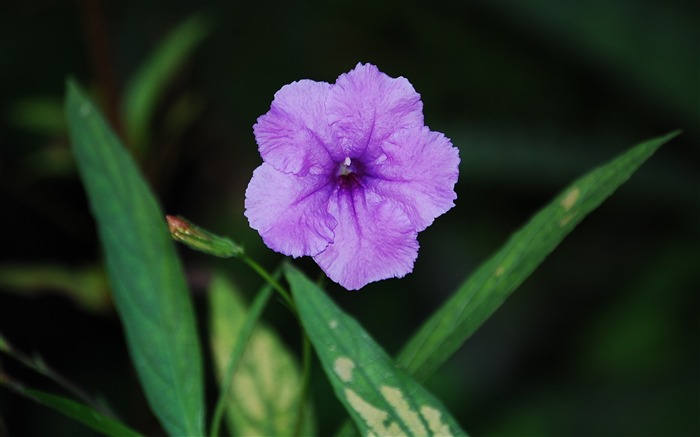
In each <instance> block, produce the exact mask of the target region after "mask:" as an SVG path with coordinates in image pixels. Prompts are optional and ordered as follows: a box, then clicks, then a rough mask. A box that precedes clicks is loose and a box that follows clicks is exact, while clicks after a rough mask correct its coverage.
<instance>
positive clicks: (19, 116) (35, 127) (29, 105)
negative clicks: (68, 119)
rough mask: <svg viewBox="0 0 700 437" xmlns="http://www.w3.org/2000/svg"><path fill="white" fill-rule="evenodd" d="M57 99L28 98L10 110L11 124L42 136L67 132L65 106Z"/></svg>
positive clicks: (16, 103) (19, 101)
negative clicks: (64, 115) (64, 114)
mask: <svg viewBox="0 0 700 437" xmlns="http://www.w3.org/2000/svg"><path fill="white" fill-rule="evenodd" d="M61 103H62V102H61V99H60V98H57V97H27V98H24V99H22V100H18V101H16V102H14V104H13V105H12V106H10V107H9V108H8V118H9V119H10V122H11V123H12V124H13V125H15V126H16V127H18V128H20V129H24V130H26V131H27V132H32V133H35V134H40V135H50V136H53V135H59V134H64V133H65V132H66V124H65V118H64V117H63V105H62V104H61Z"/></svg>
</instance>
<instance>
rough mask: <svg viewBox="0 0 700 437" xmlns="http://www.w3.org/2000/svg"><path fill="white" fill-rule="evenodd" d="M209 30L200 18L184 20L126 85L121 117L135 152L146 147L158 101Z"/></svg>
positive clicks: (208, 25) (205, 22) (196, 16)
mask: <svg viewBox="0 0 700 437" xmlns="http://www.w3.org/2000/svg"><path fill="white" fill-rule="evenodd" d="M210 30H211V26H210V24H209V23H208V22H207V20H205V19H204V18H203V17H201V16H199V15H195V16H193V17H192V18H190V19H189V20H187V21H185V22H184V23H183V24H181V25H180V26H179V27H178V28H177V29H175V30H174V31H173V32H172V33H171V34H170V35H169V36H168V37H167V38H166V39H165V41H163V43H162V44H161V45H160V46H158V47H157V48H156V50H155V51H154V53H153V54H151V56H150V57H149V58H148V60H147V61H146V62H145V63H144V64H143V65H142V66H141V68H140V69H139V70H138V72H137V73H136V74H135V75H134V76H133V78H132V80H131V81H130V82H129V83H128V84H127V87H126V90H125V95H126V97H125V99H124V106H123V116H124V121H125V125H126V132H127V136H128V139H129V141H130V142H131V144H132V145H133V146H134V147H136V149H137V150H141V149H142V148H143V147H145V146H146V143H147V141H148V124H149V123H150V121H151V117H152V116H153V112H154V110H155V108H156V104H157V102H158V99H159V98H160V96H161V95H162V94H163V92H164V91H165V88H166V86H167V85H168V83H169V82H170V80H171V79H172V78H173V77H175V75H176V74H177V73H178V72H179V71H180V67H181V66H182V64H184V62H185V60H186V59H187V57H188V56H189V54H190V53H191V52H192V50H193V49H194V48H195V47H196V46H197V44H199V43H200V42H201V41H202V40H203V39H204V38H205V37H206V36H207V35H208V34H209V32H210Z"/></svg>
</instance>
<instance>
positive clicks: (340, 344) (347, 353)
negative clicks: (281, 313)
mask: <svg viewBox="0 0 700 437" xmlns="http://www.w3.org/2000/svg"><path fill="white" fill-rule="evenodd" d="M285 274H286V277H287V281H288V282H289V284H290V286H291V288H292V295H293V296H294V301H295V302H296V305H297V310H298V312H299V317H300V318H301V321H302V324H303V325H304V328H305V329H306V332H307V334H308V336H309V339H310V340H311V343H312V344H313V346H314V348H315V349H316V353H317V355H318V357H319V360H320V361H321V364H322V365H323V370H324V371H325V372H326V376H327V377H328V379H329V380H330V382H331V384H332V386H333V389H334V390H335V393H336V396H337V397H338V399H339V400H340V402H342V404H343V405H344V406H345V409H346V410H347V411H348V413H349V414H350V416H351V417H352V419H353V420H354V421H355V424H356V425H357V427H358V429H359V430H360V433H361V434H362V435H369V436H389V435H391V436H395V435H405V436H433V435H440V436H452V435H466V433H465V432H464V431H462V430H461V429H460V427H459V425H458V424H457V422H456V421H455V420H454V419H453V418H452V417H451V416H450V414H449V413H448V412H447V411H446V410H445V408H444V407H443V406H442V405H441V403H440V402H439V401H438V400H437V399H436V398H435V397H433V396H432V395H431V394H430V393H429V392H428V391H426V390H425V389H424V388H423V387H421V386H420V385H419V384H418V383H417V382H415V381H414V380H413V379H411V377H410V376H408V374H406V373H405V372H404V371H403V370H401V369H400V368H398V367H397V366H396V365H395V364H394V362H393V361H392V359H391V358H389V356H388V355H387V354H386V352H384V350H382V348H381V347H379V345H377V344H376V343H375V342H374V340H373V339H372V338H371V337H370V336H369V334H367V332H365V330H364V329H363V328H362V327H361V326H360V325H359V324H358V323H357V322H356V321H355V320H354V319H353V318H352V317H350V316H348V315H347V314H345V313H343V312H342V311H341V310H340V309H339V308H338V307H337V306H336V305H335V303H333V301H332V300H331V299H330V298H329V297H328V296H326V294H325V292H324V291H323V290H321V289H320V288H319V287H318V286H317V285H315V284H314V283H313V282H311V281H310V280H309V279H308V278H306V276H304V275H303V274H302V273H301V272H299V271H298V270H296V269H295V268H293V267H292V266H291V265H287V266H286V267H285Z"/></svg>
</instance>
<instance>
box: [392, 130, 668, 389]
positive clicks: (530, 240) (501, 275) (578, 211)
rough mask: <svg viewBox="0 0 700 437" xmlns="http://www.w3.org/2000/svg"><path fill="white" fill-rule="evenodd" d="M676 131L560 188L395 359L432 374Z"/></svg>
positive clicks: (418, 376) (420, 376) (418, 374)
mask: <svg viewBox="0 0 700 437" xmlns="http://www.w3.org/2000/svg"><path fill="white" fill-rule="evenodd" d="M678 134H679V132H672V133H670V134H668V135H665V136H663V137H659V138H656V139H652V140H649V141H646V142H643V143H641V144H639V145H637V146H636V147H634V148H632V149H631V150H629V151H627V152H626V153H624V154H622V155H621V156H619V157H617V158H616V159H614V160H612V161H610V162H609V163H607V164H605V165H603V166H602V167H599V168H597V169H595V170H593V171H591V172H590V173H588V174H587V175H585V176H583V177H582V178H580V179H578V180H576V181H575V182H574V183H573V184H571V185H570V186H569V187H568V188H566V189H565V190H564V191H562V193H561V194H559V195H558V196H557V197H555V199H554V200H553V201H552V202H551V203H550V204H549V205H547V206H545V207H544V208H543V209H542V210H540V211H539V212H538V213H537V214H536V215H535V216H534V217H533V218H532V219H530V221H529V222H528V223H527V224H526V225H525V226H524V227H523V228H522V229H520V230H519V231H518V232H516V233H515V234H514V235H513V236H512V237H511V239H510V240H509V241H508V242H507V243H506V244H505V246H504V247H503V248H502V249H501V250H499V251H498V252H497V253H496V254H495V255H494V256H492V257H491V258H490V259H489V260H488V261H486V262H485V263H484V264H482V265H481V267H479V269H477V270H476V271H475V272H474V273H473V274H472V275H471V276H470V277H469V278H468V279H467V280H466V281H465V282H464V283H463V284H462V285H461V286H460V287H459V289H458V290H457V292H456V293H455V294H454V295H453V296H452V297H451V298H450V299H449V300H448V301H447V302H445V304H444V305H443V306H442V307H441V308H440V309H439V310H438V311H437V312H435V313H434V314H433V316H432V317H431V318H430V319H429V320H427V321H426V322H425V323H424V324H423V326H422V327H421V328H420V330H419V331H418V332H417V333H416V334H415V335H414V336H413V337H412V338H411V339H410V340H409V342H408V343H407V345H406V346H405V348H404V349H403V351H402V352H401V353H400V354H399V357H398V363H399V364H400V365H402V366H403V367H404V368H406V369H407V370H408V371H409V373H411V374H412V375H414V376H415V377H416V379H418V380H419V381H423V380H425V379H427V378H428V377H429V376H430V375H432V374H433V372H435V370H436V369H437V368H438V367H439V366H440V365H441V364H442V363H444V362H445V361H446V360H447V359H448V358H449V357H450V356H451V355H452V354H453V353H454V352H455V351H456V350H457V349H458V348H459V347H460V346H461V345H462V344H463V343H464V341H466V339H467V338H469V336H470V335H471V334H472V333H473V332H474V331H476V329H477V328H478V327H479V326H481V324H482V323H483V322H484V321H486V320H487V319H488V318H489V317H490V316H491V314H493V312H494V311H496V309H497V308H498V307H499V306H500V305H501V304H502V303H503V301H504V300H505V299H506V298H507V297H508V296H509V295H510V294H511V293H512V292H513V291H515V289H516V288H517V287H518V286H519V285H520V284H521V283H522V282H523V281H524V280H525V279H526V278H527V277H528V276H529V275H530V274H531V273H532V272H533V271H534V270H535V269H536V268H537V266H539V265H540V264H541V263H542V261H544V259H545V258H546V257H547V255H549V254H550V253H551V252H552V251H553V250H554V249H555V248H556V247H557V245H558V244H559V243H560V242H561V241H562V240H563V239H564V237H566V236H567V235H568V234H569V233H570V232H571V231H572V230H573V229H574V228H575V227H576V225H577V224H578V223H579V222H580V221H581V220H582V219H583V218H584V217H585V216H586V215H588V214H589V213H590V212H592V211H593V210H595V209H596V208H597V207H598V205H600V204H601V203H602V202H603V201H604V200H605V199H606V198H607V197H608V196H610V195H611V194H612V193H613V192H614V191H615V190H616V189H617V188H618V187H619V186H620V185H622V184H623V183H624V182H625V181H627V179H629V177H630V176H631V175H632V174H633V173H634V172H635V171H636V170H637V168H639V166H640V165H642V164H643V163H644V162H645V161H646V160H647V159H648V158H649V157H650V156H651V155H652V154H653V153H654V152H655V151H656V150H657V149H658V148H659V147H661V146H662V145H663V144H665V143H667V142H668V141H670V140H671V139H672V138H674V137H675V136H677V135H678Z"/></svg>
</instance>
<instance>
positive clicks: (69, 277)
mask: <svg viewBox="0 0 700 437" xmlns="http://www.w3.org/2000/svg"><path fill="white" fill-rule="evenodd" d="M108 288H109V286H108V285H107V277H106V274H105V272H104V269H103V268H102V267H101V266H89V267H83V268H79V269H75V268H69V267H65V266H58V265H36V264H32V265H19V264H4V265H0V289H5V290H9V291H12V292H15V293H17V294H20V295H23V296H31V295H35V294H37V293H40V292H56V293H59V294H62V295H65V296H66V297H68V298H70V299H72V300H74V301H75V302H76V303H77V304H78V305H80V306H81V307H82V308H83V309H85V310H87V311H90V312H103V311H105V310H107V309H108V308H110V306H111V303H110V302H111V300H110V297H109V290H108Z"/></svg>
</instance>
